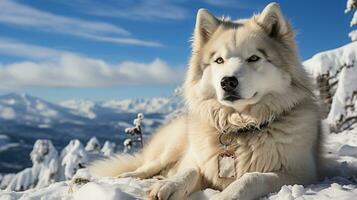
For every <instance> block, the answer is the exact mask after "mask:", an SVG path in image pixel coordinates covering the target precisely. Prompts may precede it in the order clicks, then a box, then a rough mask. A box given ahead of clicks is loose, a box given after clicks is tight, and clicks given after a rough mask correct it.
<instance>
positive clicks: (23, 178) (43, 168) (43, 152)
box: [6, 140, 58, 191]
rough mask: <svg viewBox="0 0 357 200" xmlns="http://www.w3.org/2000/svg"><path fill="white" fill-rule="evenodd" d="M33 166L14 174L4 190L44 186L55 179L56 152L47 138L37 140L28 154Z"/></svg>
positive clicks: (56, 167)
mask: <svg viewBox="0 0 357 200" xmlns="http://www.w3.org/2000/svg"><path fill="white" fill-rule="evenodd" d="M30 156H31V160H32V163H33V166H32V167H31V168H26V169H24V170H22V171H21V172H19V173H18V174H16V175H14V176H13V177H12V178H11V181H9V182H8V185H7V187H6V190H16V191H19V190H26V189H29V188H35V187H44V186H47V185H49V184H51V183H53V182H55V181H56V180H57V171H58V153H57V151H56V149H55V148H54V146H53V144H52V142H51V141H49V140H37V141H36V143H35V144H34V147H33V150H32V152H31V154H30Z"/></svg>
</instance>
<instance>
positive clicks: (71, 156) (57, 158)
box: [0, 137, 116, 191]
mask: <svg viewBox="0 0 357 200" xmlns="http://www.w3.org/2000/svg"><path fill="white" fill-rule="evenodd" d="M115 146H116V145H115V143H113V142H110V141H106V142H105V144H104V145H103V148H102V149H101V145H100V143H99V141H98V140H97V138H95V137H93V138H91V139H90V140H89V141H88V143H87V145H86V148H84V147H83V145H82V144H81V142H80V141H79V140H77V139H74V140H71V141H70V142H69V144H68V145H67V146H66V147H65V148H64V149H63V150H62V151H61V154H60V155H58V153H57V151H56V149H55V148H54V146H53V144H52V142H51V141H50V140H37V141H36V142H35V144H34V147H33V150H32V152H31V154H30V157H31V160H32V163H33V166H32V167H31V168H26V169H24V170H22V171H20V172H19V173H17V174H6V175H1V176H0V189H6V190H8V191H23V190H27V189H30V188H42V187H45V186H48V185H50V184H52V183H54V182H58V181H66V180H71V179H72V177H73V176H74V175H75V174H76V172H77V171H78V170H79V169H80V168H83V167H85V166H86V165H87V164H88V163H89V162H91V161H93V160H97V159H102V158H105V157H110V156H113V155H114V154H115Z"/></svg>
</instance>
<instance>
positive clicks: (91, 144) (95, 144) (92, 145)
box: [85, 137, 101, 152]
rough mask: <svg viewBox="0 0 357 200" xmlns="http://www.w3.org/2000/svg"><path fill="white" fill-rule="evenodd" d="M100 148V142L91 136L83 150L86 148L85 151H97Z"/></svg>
mask: <svg viewBox="0 0 357 200" xmlns="http://www.w3.org/2000/svg"><path fill="white" fill-rule="evenodd" d="M100 148H101V146H100V143H99V141H98V139H97V138H96V137H92V138H91V139H90V140H89V141H88V143H87V145H86V148H85V150H86V151H96V152H99V151H100Z"/></svg>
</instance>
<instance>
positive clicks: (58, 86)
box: [0, 0, 352, 101]
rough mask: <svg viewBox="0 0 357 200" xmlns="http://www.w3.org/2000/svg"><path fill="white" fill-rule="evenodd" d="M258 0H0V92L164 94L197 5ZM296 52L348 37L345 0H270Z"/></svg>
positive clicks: (235, 9) (178, 70)
mask: <svg viewBox="0 0 357 200" xmlns="http://www.w3.org/2000/svg"><path fill="white" fill-rule="evenodd" d="M269 2H270V1H263V0H261V1H258V0H106V1H100V0H71V1H63V0H31V1H26V0H0V10H1V12H0V94H4V93H8V92H21V93H24V92H25V93H29V94H32V95H35V96H39V97H42V98H45V99H47V100H50V101H61V100H65V99H73V98H75V99H79V98H81V99H90V100H97V101H99V100H108V99H124V98H136V97H144V98H145V97H153V96H169V95H171V94H172V92H173V90H174V88H175V87H176V86H177V85H179V84H180V83H181V81H182V78H183V76H184V71H185V68H186V63H187V60H188V57H189V53H190V43H189V39H190V36H191V33H192V30H193V27H194V21H195V15H196V11H197V9H198V8H202V7H204V8H207V9H209V10H210V11H211V12H212V13H214V14H215V15H217V16H222V15H225V16H230V17H231V18H233V19H235V18H246V17H250V16H251V15H252V14H253V13H257V12H260V11H261V10H262V9H263V8H264V6H265V5H266V4H267V3H269ZM277 2H278V3H279V4H280V6H281V7H282V10H283V13H284V14H285V16H286V17H287V18H288V19H289V20H290V21H291V22H292V24H293V26H294V28H295V29H296V30H297V32H298V34H297V42H298V46H299V52H300V55H301V59H302V60H305V59H308V58H309V57H311V56H312V55H314V54H315V53H318V52H320V51H323V50H328V49H332V48H337V47H339V46H342V45H344V44H347V43H348V42H350V40H349V38H348V33H349V32H350V31H351V30H352V28H350V27H349V22H350V19H351V17H352V13H348V14H345V13H344V10H345V6H346V1H344V0H342V1H322V0H314V1H308V0H291V1H277Z"/></svg>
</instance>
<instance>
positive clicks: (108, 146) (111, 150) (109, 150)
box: [101, 141, 116, 157]
mask: <svg viewBox="0 0 357 200" xmlns="http://www.w3.org/2000/svg"><path fill="white" fill-rule="evenodd" d="M115 147H116V145H115V143H114V142H110V141H105V143H104V145H103V148H102V149H101V152H102V153H103V155H104V156H106V157H111V156H114V154H115Z"/></svg>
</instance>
